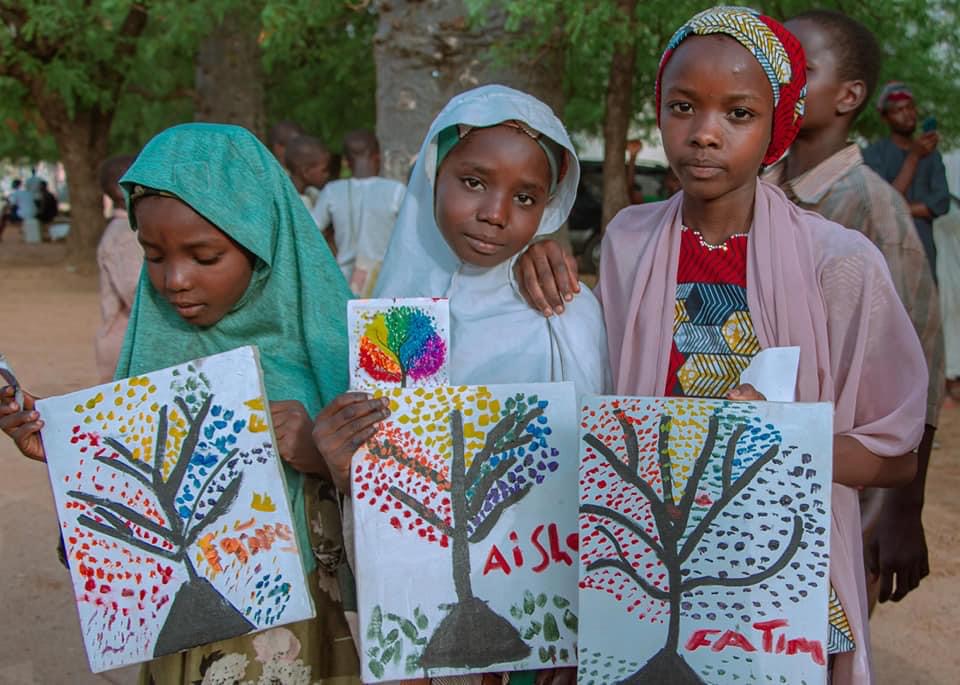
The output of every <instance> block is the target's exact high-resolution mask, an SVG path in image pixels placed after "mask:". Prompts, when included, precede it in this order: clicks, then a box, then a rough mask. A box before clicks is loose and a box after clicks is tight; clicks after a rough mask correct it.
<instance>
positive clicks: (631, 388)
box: [518, 7, 927, 683]
mask: <svg viewBox="0 0 960 685" xmlns="http://www.w3.org/2000/svg"><path fill="white" fill-rule="evenodd" d="M761 65H763V66H761ZM805 72H806V64H805V60H804V57H803V51H802V49H801V47H800V45H799V44H798V42H797V40H796V38H794V37H793V36H792V35H791V34H790V33H789V32H788V31H787V30H786V29H784V27H783V26H782V25H780V24H778V23H777V22H776V21H774V20H772V19H770V18H769V17H764V16H761V15H759V14H757V13H756V12H754V11H752V10H748V9H745V8H734V7H716V8H713V9H710V10H706V11H704V12H702V13H700V14H698V15H697V16H695V17H694V18H693V19H691V20H690V21H689V22H688V23H687V24H686V25H685V26H683V27H682V28H681V29H680V30H679V31H678V32H677V33H676V34H675V35H674V37H673V39H672V40H671V41H670V44H669V45H668V47H667V50H666V52H665V53H664V56H663V58H662V60H661V63H660V74H659V77H658V79H657V116H658V121H659V124H660V129H661V133H662V135H663V141H664V149H665V152H666V155H667V159H668V161H669V162H670V166H671V167H672V168H673V170H674V171H675V172H676V174H677V176H678V178H679V179H680V182H681V185H682V187H683V190H682V192H680V193H678V194H677V195H675V196H674V197H673V198H672V199H671V200H668V201H667V202H662V203H657V204H651V205H638V206H633V207H628V208H627V209H625V210H623V211H622V212H620V214H618V215H617V217H616V218H615V219H614V220H613V221H612V222H611V223H610V225H609V226H608V227H607V234H606V236H605V238H604V241H603V247H602V256H601V261H600V284H599V291H600V293H602V302H603V308H604V320H605V321H606V324H607V333H608V336H609V347H610V357H611V365H612V367H613V374H614V384H615V390H616V392H617V393H621V394H628V395H663V394H685V395H709V396H722V395H723V394H725V393H730V394H729V395H728V396H732V397H735V398H737V399H758V398H759V395H757V394H756V392H755V391H748V392H743V391H739V392H738V391H736V390H734V391H733V392H730V389H731V388H735V386H736V383H737V382H738V375H739V371H738V370H737V371H734V372H733V373H726V374H725V373H724V371H723V370H724V368H730V367H733V368H734V369H736V368H737V367H738V366H740V365H741V364H743V363H744V360H738V359H735V358H733V357H736V356H740V355H728V357H727V358H725V359H724V360H723V361H724V362H725V363H722V364H720V363H716V361H719V360H713V359H711V358H710V356H709V355H710V354H711V353H710V352H707V351H706V350H702V349H696V347H695V346H688V343H687V341H684V340H679V339H678V338H676V337H675V335H674V334H675V331H676V330H678V328H679V327H677V328H675V326H676V324H677V323H678V321H677V320H675V312H676V311H677V310H676V306H675V305H676V302H677V301H678V300H679V299H682V298H683V296H684V293H685V292H686V290H688V289H693V288H702V287H703V286H708V287H709V286H715V285H718V284H725V285H726V287H725V288H723V289H722V290H723V291H725V292H726V293H727V298H726V302H725V306H726V308H727V309H728V310H731V311H738V312H741V314H745V315H746V316H745V317H744V316H742V315H741V317H739V318H740V320H741V322H742V323H741V328H742V330H740V331H739V333H740V334H741V335H742V336H744V337H743V339H744V340H750V336H753V339H752V342H751V344H750V345H749V347H750V348H751V349H752V350H753V353H755V352H756V351H759V350H760V349H762V348H766V347H774V346H787V345H796V346H799V347H800V368H799V372H798V377H797V385H796V391H797V398H798V399H799V400H800V401H804V402H814V401H829V402H833V403H834V407H835V417H834V431H835V435H834V454H833V477H834V488H833V493H832V495H833V496H832V517H833V522H832V527H831V537H830V543H831V551H830V561H831V565H830V576H831V581H832V585H833V588H834V589H835V591H836V595H837V596H838V597H839V601H840V604H841V605H842V608H843V610H844V611H845V613H846V616H847V618H848V619H849V622H850V627H851V630H852V634H853V637H854V643H855V651H853V652H848V653H846V654H841V655H837V656H836V657H835V659H833V662H832V663H833V678H834V682H836V683H851V682H870V679H871V674H870V659H869V636H868V633H867V623H866V598H865V589H864V579H863V571H862V568H863V566H862V549H861V541H860V522H859V506H858V502H857V495H856V490H854V488H856V487H860V486H866V485H871V486H889V485H898V484H902V483H904V482H907V481H908V480H910V479H911V478H912V477H913V475H914V473H915V459H914V458H913V455H911V454H909V453H910V451H911V450H913V449H914V448H915V447H916V445H917V443H919V441H920V436H921V434H922V429H923V419H924V408H925V404H926V402H925V399H926V392H925V390H926V381H925V379H926V376H927V374H926V366H925V364H924V360H923V351H922V349H921V347H920V344H919V341H918V340H917V336H916V333H915V332H914V330H913V327H912V325H911V323H910V320H909V318H908V317H907V314H906V312H905V311H904V310H903V305H902V304H901V303H900V301H899V298H898V296H897V294H896V291H895V289H894V287H893V284H892V282H891V280H890V276H889V270H888V269H887V267H886V264H885V263H884V261H883V258H882V256H881V255H880V253H879V252H878V251H877V249H876V248H875V247H874V246H873V245H871V244H870V242H869V241H868V240H867V239H866V238H865V237H864V236H862V235H860V234H859V233H858V232H856V231H850V230H847V229H844V228H843V227H841V226H839V225H837V224H833V223H831V222H829V221H826V220H824V219H823V218H821V217H819V216H818V215H816V214H813V213H811V212H806V211H803V210H800V209H798V208H797V207H796V206H795V205H793V204H792V203H791V202H790V201H789V200H787V198H786V197H785V196H784V195H783V193H782V192H781V191H780V190H778V189H777V188H775V187H774V186H771V185H769V184H767V183H765V182H763V181H758V179H757V174H758V172H759V171H760V169H761V167H762V166H763V165H768V164H771V163H773V162H776V161H777V160H778V159H779V158H780V157H781V156H782V155H783V153H784V152H785V151H786V150H787V148H788V147H789V146H790V144H791V143H792V142H793V139H794V138H795V136H796V134H797V131H798V129H799V126H800V121H801V117H802V114H803V91H804V85H805V81H806V73H805ZM534 248H535V249H531V252H534V255H531V256H530V257H527V256H525V257H524V261H525V262H526V263H525V264H523V265H522V266H521V268H520V269H519V270H518V271H519V272H520V273H521V274H523V275H524V277H525V279H526V277H527V276H528V275H529V276H532V281H525V282H536V281H537V271H538V266H537V262H538V261H539V262H540V265H539V267H540V269H541V273H542V274H543V276H544V282H549V283H550V288H552V289H553V291H554V293H559V294H560V295H561V297H559V298H556V299H552V300H550V301H548V300H547V299H546V297H544V288H543V287H541V286H542V284H538V287H537V302H536V304H537V306H538V308H541V309H548V308H549V309H553V310H556V308H557V307H560V306H563V303H564V302H565V301H567V300H565V298H564V297H563V296H564V295H567V296H570V297H572V294H573V293H572V291H573V290H574V288H573V287H572V285H571V283H570V279H569V278H564V279H562V280H563V282H562V283H560V284H557V283H556V278H555V276H554V273H555V272H561V273H562V275H565V272H563V270H564V269H568V268H569V266H568V265H567V264H566V263H565V261H564V260H563V258H562V256H561V255H559V254H558V252H559V250H558V249H557V248H556V247H555V246H553V247H550V246H544V245H536V246H534ZM544 265H545V266H544ZM684 281H686V283H684ZM681 285H684V287H683V288H681V287H679V286H681ZM731 286H732V287H731ZM709 289H711V290H714V291H716V292H719V291H720V290H721V289H717V288H709ZM716 292H715V293H714V294H716ZM573 301H576V299H574V300H573ZM744 303H745V305H746V307H745V308H744ZM691 304H693V303H691ZM567 308H569V304H567ZM687 313H688V314H690V312H687ZM690 315H691V316H694V314H690ZM561 318H562V317H561ZM701 323H702V324H704V325H705V326H710V325H716V324H717V323H719V322H716V321H714V320H713V319H712V317H711V320H704V321H702V322H701ZM681 347H682V348H685V351H686V353H684V349H681ZM742 347H743V346H742V345H740V346H738V350H740V349H742ZM704 355H705V356H704ZM681 357H682V359H683V360H682V361H681ZM690 358H696V359H695V360H696V361H700V362H705V363H700V364H693V365H690V366H687V365H686V360H687V359H690ZM698 368H702V369H704V371H703V372H700V371H698V370H697V369H698ZM918 379H924V380H923V381H918ZM885 457H902V458H897V459H886V458H885Z"/></svg>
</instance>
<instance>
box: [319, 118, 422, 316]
mask: <svg viewBox="0 0 960 685" xmlns="http://www.w3.org/2000/svg"><path fill="white" fill-rule="evenodd" d="M343 154H344V157H345V159H346V162H347V166H348V167H349V169H350V178H344V179H336V180H333V181H331V182H330V183H328V184H327V185H326V187H324V189H323V191H322V192H321V193H320V195H319V196H318V197H317V202H316V204H315V205H314V206H313V210H312V214H313V219H314V221H316V222H317V226H319V227H320V230H322V231H323V233H324V235H326V236H328V240H330V241H331V244H332V245H333V246H334V247H333V250H334V255H335V256H336V258H337V263H338V264H339V265H340V269H341V270H342V271H343V276H344V278H346V279H347V282H348V283H349V284H350V290H351V291H352V292H353V294H354V295H356V296H357V297H370V295H371V293H373V289H374V287H375V286H376V283H377V277H378V276H379V274H380V265H381V263H382V262H383V257H384V255H385V254H386V252H387V247H388V246H389V245H390V236H391V235H392V233H393V226H394V224H395V223H396V221H397V214H398V212H399V211H400V203H401V202H403V194H404V190H405V188H404V185H403V184H402V183H400V182H399V181H394V180H393V179H390V178H383V177H381V176H380V143H379V141H377V137H376V136H375V135H374V134H373V131H370V130H367V129H360V130H356V131H350V132H349V133H347V135H345V136H344V137H343Z"/></svg>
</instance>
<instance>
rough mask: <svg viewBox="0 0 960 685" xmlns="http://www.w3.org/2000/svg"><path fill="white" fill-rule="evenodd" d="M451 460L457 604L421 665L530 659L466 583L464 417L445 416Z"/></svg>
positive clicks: (468, 664) (516, 633) (527, 651)
mask: <svg viewBox="0 0 960 685" xmlns="http://www.w3.org/2000/svg"><path fill="white" fill-rule="evenodd" d="M450 433H451V442H452V446H453V458H452V460H451V463H450V503H451V509H452V516H453V521H452V528H453V535H452V536H451V538H452V540H451V556H452V563H453V583H454V588H455V590H456V593H457V603H456V604H455V605H454V606H453V607H452V608H451V609H450V613H449V614H447V615H446V616H445V617H444V618H443V620H442V621H440V623H439V624H438V625H437V629H436V630H435V631H434V633H433V636H432V637H431V638H430V641H429V642H428V643H427V646H426V647H425V648H424V650H423V656H421V657H420V665H421V666H422V667H423V668H425V669H427V670H430V669H434V668H482V667H486V666H491V665H493V664H498V663H503V662H509V661H517V660H519V659H523V658H525V657H527V656H529V655H530V647H529V646H528V645H527V644H526V643H525V642H524V641H523V640H521V639H520V633H519V631H518V630H517V629H516V628H515V627H514V626H513V624H511V623H510V622H509V621H507V620H506V619H505V618H503V617H502V616H500V615H499V614H497V613H496V612H495V611H494V610H493V609H491V608H490V607H489V606H488V605H487V603H486V602H485V601H484V600H482V599H479V598H477V597H474V595H473V587H472V584H471V582H470V540H469V537H468V534H467V524H468V520H467V487H466V472H467V465H466V458H465V455H464V450H465V441H464V437H463V417H462V416H461V414H460V412H459V411H458V410H454V411H453V412H451V414H450Z"/></svg>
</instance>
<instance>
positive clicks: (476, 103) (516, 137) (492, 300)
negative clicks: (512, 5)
mask: <svg viewBox="0 0 960 685" xmlns="http://www.w3.org/2000/svg"><path fill="white" fill-rule="evenodd" d="M578 181H579V165H578V163H577V158H576V154H575V152H574V149H573V145H572V143H571V142H570V139H569V137H568V135H567V132H566V130H565V129H564V127H563V124H562V123H561V122H560V120H559V119H557V117H556V116H555V115H554V114H553V112H552V111H551V110H550V108H549V107H547V106H546V105H545V104H543V103H542V102H540V101H539V100H537V99H536V98H533V97H531V96H529V95H527V94H525V93H521V92H519V91H515V90H513V89H510V88H506V87H503V86H484V87H481V88H476V89H474V90H471V91H468V92H466V93H463V94H461V95H458V96H457V97H455V98H454V99H453V100H451V101H450V102H449V103H448V104H447V106H446V107H444V109H443V110H442V111H441V112H440V114H439V115H438V116H437V118H436V119H435V120H434V122H433V124H432V126H431V127H430V131H429V132H428V134H427V137H426V139H425V140H424V143H423V146H422V147H421V150H420V155H419V157H418V159H417V163H416V166H415V167H414V169H413V173H412V175H411V179H410V186H409V188H408V190H407V195H406V197H405V198H404V202H403V207H402V208H401V210H400V215H399V217H398V219H397V225H396V227H395V229H394V233H393V238H392V241H391V243H390V249H389V251H388V252H387V257H386V259H385V261H384V267H383V272H382V274H381V276H380V279H379V281H378V283H377V294H378V296H381V297H431V296H446V297H449V298H450V329H451V368H450V376H451V382H452V383H454V384H481V383H523V382H530V383H538V382H547V381H574V382H575V384H576V386H577V391H578V392H580V393H600V392H603V391H604V389H605V387H606V386H607V383H606V379H607V375H608V368H607V356H606V347H605V345H606V342H605V335H604V327H603V321H602V317H601V312H600V307H599V305H598V303H597V302H596V300H595V299H593V298H592V296H590V295H586V296H585V297H583V298H578V299H577V301H576V302H575V303H572V304H571V306H570V308H569V311H568V315H567V316H566V317H564V318H563V319H549V320H546V319H544V318H543V317H541V316H539V314H537V313H536V312H534V311H532V310H531V309H530V308H529V307H528V306H527V305H526V304H525V303H524V301H523V299H522V298H521V297H520V295H519V293H518V292H517V289H516V285H515V283H514V281H513V279H512V275H511V274H512V266H513V262H514V260H515V258H516V255H517V254H518V253H519V252H520V251H521V250H522V249H523V248H524V247H526V246H527V245H528V244H529V242H530V241H531V240H533V239H534V237H535V236H539V235H546V234H549V233H552V232H554V231H556V230H557V229H558V228H559V227H560V225H561V224H562V223H563V222H564V221H565V220H566V218H567V215H568V214H569V213H570V208H571V207H572V206H573V200H574V197H575V195H576V188H577V184H578ZM413 265H416V268H412V266H413ZM363 397H364V396H363V395H361V394H359V393H353V394H348V395H346V396H344V397H343V398H340V399H338V400H337V401H335V402H334V403H333V404H331V405H330V406H329V407H328V408H327V409H325V410H324V411H323V412H322V413H321V414H320V416H319V417H318V418H317V422H316V426H315V428H314V438H315V439H316V440H317V446H318V448H319V449H320V452H321V453H322V454H323V455H324V456H325V457H326V459H327V462H328V464H329V465H330V469H331V472H332V473H333V474H334V478H335V482H337V483H339V484H340V485H341V488H342V489H343V491H344V492H349V470H350V459H351V457H352V455H353V453H354V451H356V449H357V447H359V445H360V444H362V443H363V442H364V441H365V440H366V439H368V438H369V437H371V436H372V435H373V432H374V431H375V422H376V421H375V419H366V418H365V417H364V415H363V414H362V413H361V412H362V411H363V410H364V407H369V409H370V411H371V412H374V413H375V412H377V411H379V407H378V406H377V405H376V404H373V403H371V402H370V401H369V400H364V399H362V398H363ZM357 414H360V416H359V418H358V417H357ZM362 572H363V569H358V573H362ZM570 671H572V669H567V672H566V673H557V674H552V673H550V674H544V675H543V676H542V678H544V682H548V683H549V682H558V683H559V682H563V681H562V680H560V679H561V678H569V677H571V676H572V673H571V672H570ZM523 677H527V678H530V677H531V674H525V675H524V676H517V675H515V676H513V678H514V682H517V681H518V680H519V679H520V678H523ZM553 678H556V679H557V680H556V681H554V680H553ZM531 682H532V681H531Z"/></svg>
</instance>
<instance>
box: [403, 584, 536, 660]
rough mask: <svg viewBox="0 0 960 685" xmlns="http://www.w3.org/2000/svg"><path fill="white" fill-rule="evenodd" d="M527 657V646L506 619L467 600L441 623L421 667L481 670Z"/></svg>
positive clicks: (484, 605) (484, 606)
mask: <svg viewBox="0 0 960 685" xmlns="http://www.w3.org/2000/svg"><path fill="white" fill-rule="evenodd" d="M528 656H530V646H529V645H528V644H526V643H525V642H524V641H523V640H521V639H520V633H519V631H517V629H516V628H515V627H514V626H513V624H511V623H510V622H509V621H507V620H506V619H505V618H503V617H502V616H500V615H499V614H497V613H496V612H494V611H493V609H491V608H490V607H489V606H487V603H486V602H484V601H483V600H482V599H477V598H473V599H469V600H467V601H466V602H461V603H459V604H457V605H455V606H454V607H453V609H451V610H450V613H449V614H447V615H446V617H445V618H444V619H443V620H442V621H440V624H439V625H438V626H437V629H436V631H435V632H434V633H433V637H431V638H430V642H429V643H428V644H427V647H426V649H424V650H423V656H422V657H421V658H420V666H421V667H422V668H425V669H427V670H429V669H432V668H483V667H485V666H491V665H493V664H499V663H504V662H510V661H519V660H520V659H524V658H526V657H528Z"/></svg>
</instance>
